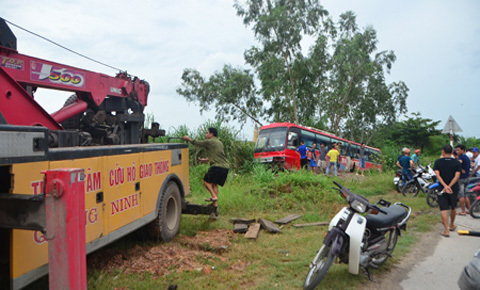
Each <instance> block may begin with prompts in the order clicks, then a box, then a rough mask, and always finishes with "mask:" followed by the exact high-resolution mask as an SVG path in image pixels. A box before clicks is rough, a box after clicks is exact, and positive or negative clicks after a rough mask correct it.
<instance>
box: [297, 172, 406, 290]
mask: <svg viewBox="0 0 480 290" xmlns="http://www.w3.org/2000/svg"><path fill="white" fill-rule="evenodd" d="M333 183H334V184H335V185H336V186H337V187H338V188H334V189H336V190H338V191H339V193H340V195H341V196H342V197H343V198H345V199H346V200H347V202H348V204H349V207H344V208H342V209H341V210H340V211H339V212H338V213H337V215H335V217H334V218H333V219H332V221H331V222H330V226H329V231H328V233H327V235H326V236H325V239H324V241H323V245H322V247H321V248H320V250H319V251H318V253H317V254H316V256H315V258H314V259H313V261H312V263H311V264H310V270H309V271H308V274H307V277H306V279H305V282H304V284H303V288H304V289H314V288H315V287H316V286H317V285H318V284H319V283H320V282H321V281H322V279H323V278H324V277H325V275H326V274H327V272H328V269H329V268H330V266H331V265H332V263H333V261H334V260H336V258H337V257H338V259H339V262H340V263H346V264H348V269H349V271H350V273H352V274H358V272H359V269H360V268H363V269H364V270H365V271H366V272H367V274H368V276H369V278H370V272H369V268H375V269H376V268H378V267H379V266H380V265H382V264H383V263H385V261H386V260H387V259H388V258H389V257H391V255H392V252H393V250H394V249H395V245H396V244H397V239H398V236H399V235H400V234H401V233H400V230H401V229H403V230H406V225H407V220H408V219H409V217H410V213H411V209H410V207H408V206H407V205H404V204H402V203H395V204H394V205H391V204H390V202H388V201H385V200H383V199H381V200H380V201H379V202H377V203H376V204H370V202H369V201H368V200H367V199H366V198H365V197H363V196H361V195H358V194H353V193H352V192H350V190H348V188H346V187H344V186H341V185H340V184H338V183H337V182H335V181H334V182H333ZM379 205H380V206H382V207H379ZM363 213H368V214H367V215H366V216H362V215H361V214H363Z"/></svg>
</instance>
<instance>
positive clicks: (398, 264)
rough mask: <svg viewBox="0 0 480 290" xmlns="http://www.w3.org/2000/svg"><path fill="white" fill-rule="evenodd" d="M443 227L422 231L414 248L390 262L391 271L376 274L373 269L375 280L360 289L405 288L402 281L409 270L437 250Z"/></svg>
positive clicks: (438, 225)
mask: <svg viewBox="0 0 480 290" xmlns="http://www.w3.org/2000/svg"><path fill="white" fill-rule="evenodd" d="M442 229H443V226H442V225H441V224H437V225H436V226H435V230H433V231H430V232H428V233H421V234H419V235H418V238H419V240H418V241H417V242H416V243H415V245H413V246H412V250H411V251H410V252H409V253H408V254H407V255H405V256H403V257H402V259H401V260H397V259H396V260H395V261H393V262H394V264H390V269H389V271H387V272H385V273H382V274H380V275H378V274H377V275H376V273H375V272H376V271H375V270H373V271H372V274H373V281H369V282H366V283H365V284H364V285H362V286H361V287H359V288H358V289H360V290H383V289H390V290H397V289H398V290H400V289H403V288H402V287H401V286H400V283H401V282H402V281H403V280H404V279H406V278H407V275H408V272H410V270H412V268H413V267H414V266H415V265H416V264H418V263H419V262H421V261H423V260H424V259H426V258H427V257H429V256H431V255H432V254H433V252H434V250H435V247H436V245H437V243H438V242H439V239H438V233H439V232H440V231H441V230H442Z"/></svg>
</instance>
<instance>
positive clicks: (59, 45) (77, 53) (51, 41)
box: [2, 18, 122, 71]
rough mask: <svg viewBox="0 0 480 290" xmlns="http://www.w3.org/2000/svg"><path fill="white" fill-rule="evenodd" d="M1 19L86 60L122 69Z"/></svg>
mask: <svg viewBox="0 0 480 290" xmlns="http://www.w3.org/2000/svg"><path fill="white" fill-rule="evenodd" d="M2 19H3V20H5V22H7V23H9V24H10V25H13V26H15V27H17V28H18V29H21V30H23V31H25V32H28V33H30V34H33V35H35V36H37V37H40V38H41V39H43V40H45V41H48V42H50V43H51V44H54V45H56V46H58V47H60V48H63V49H65V50H67V51H70V52H71V53H74V54H76V55H78V56H80V57H83V58H85V59H88V60H90V61H93V62H95V63H98V64H101V65H103V66H106V67H109V68H111V69H114V70H117V71H122V70H121V69H119V68H116V67H114V66H111V65H108V64H106V63H103V62H101V61H98V60H95V59H93V58H91V57H88V56H86V55H84V54H81V53H79V52H76V51H75V50H73V49H70V48H68V47H65V46H63V45H61V44H58V43H56V42H55V41H53V40H50V39H48V38H46V37H44V36H41V35H40V34H37V33H35V32H32V31H30V30H28V29H26V28H23V27H21V26H20V25H17V24H15V23H13V22H11V21H8V20H7V19H5V18H2Z"/></svg>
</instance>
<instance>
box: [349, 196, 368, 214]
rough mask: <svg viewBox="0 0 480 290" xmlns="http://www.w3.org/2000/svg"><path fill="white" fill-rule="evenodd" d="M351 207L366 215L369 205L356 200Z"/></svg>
mask: <svg viewBox="0 0 480 290" xmlns="http://www.w3.org/2000/svg"><path fill="white" fill-rule="evenodd" d="M350 206H351V207H352V208H353V209H354V210H356V211H357V212H360V213H364V212H366V211H367V205H366V204H364V203H362V202H360V201H358V200H356V199H355V200H354V201H352V203H351V204H350Z"/></svg>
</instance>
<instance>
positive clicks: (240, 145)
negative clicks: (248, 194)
mask: <svg viewBox="0 0 480 290" xmlns="http://www.w3.org/2000/svg"><path fill="white" fill-rule="evenodd" d="M211 127H213V128H216V129H217V130H218V139H219V140H220V141H221V142H222V143H223V146H224V148H225V154H226V155H227V159H228V162H229V164H230V169H231V170H232V171H235V172H239V173H246V172H251V171H252V170H253V155H254V154H253V153H254V148H255V144H254V143H253V142H249V141H242V140H240V137H239V136H240V131H239V130H237V129H235V128H233V127H227V126H224V125H222V123H221V122H213V121H207V122H206V123H204V124H202V125H200V126H198V128H197V129H196V130H193V131H192V130H189V129H188V128H187V126H186V125H181V126H179V127H178V128H175V127H172V128H170V129H169V131H168V132H167V133H166V134H165V135H166V136H164V137H160V138H157V139H156V140H155V142H158V143H166V142H168V139H169V138H170V137H178V138H179V137H182V136H185V135H187V136H190V138H192V139H197V140H204V139H205V133H206V132H207V129H208V128H211ZM173 141H174V142H183V141H182V140H179V139H174V140H173ZM200 157H205V152H204V150H203V149H202V148H198V147H195V146H192V145H191V144H189V160H190V165H192V166H196V165H199V161H198V159H199V158H200Z"/></svg>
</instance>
